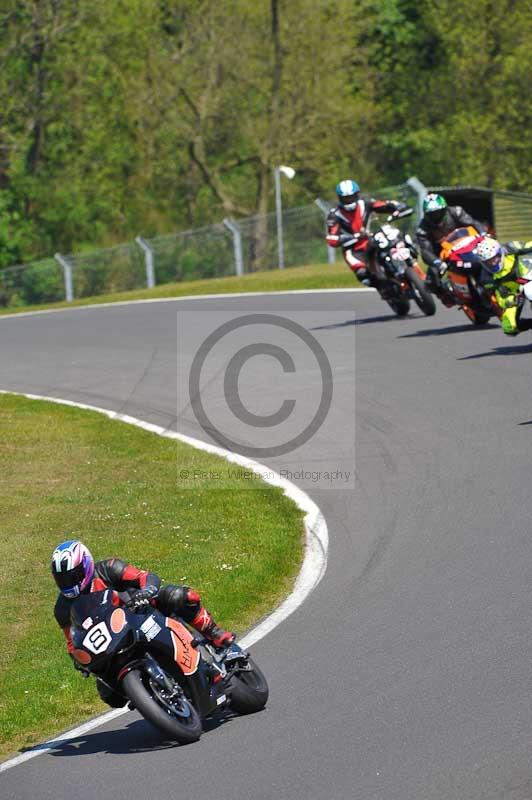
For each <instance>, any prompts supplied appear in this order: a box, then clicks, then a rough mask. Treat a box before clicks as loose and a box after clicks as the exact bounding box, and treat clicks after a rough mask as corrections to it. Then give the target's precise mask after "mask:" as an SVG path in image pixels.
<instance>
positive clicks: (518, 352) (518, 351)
mask: <svg viewBox="0 0 532 800" xmlns="http://www.w3.org/2000/svg"><path fill="white" fill-rule="evenodd" d="M530 353H532V344H530V343H528V344H523V345H512V346H510V347H494V348H493V349H492V350H487V351H486V352H485V353H473V354H471V355H470V356H462V357H461V358H458V359H457V361H472V360H473V359H476V358H490V357H491V356H526V355H529V354H530Z"/></svg>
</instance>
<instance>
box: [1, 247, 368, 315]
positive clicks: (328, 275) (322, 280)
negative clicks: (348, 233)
mask: <svg viewBox="0 0 532 800" xmlns="http://www.w3.org/2000/svg"><path fill="white" fill-rule="evenodd" d="M359 286H360V284H359V282H358V281H357V280H356V279H355V278H354V277H353V275H352V274H351V271H350V270H349V269H348V268H347V266H346V265H345V264H344V263H343V260H342V261H341V262H340V259H339V260H338V263H336V264H315V265H312V266H307V267H290V268H288V269H284V270H280V269H275V270H271V271H269V272H254V273H252V274H250V275H244V276H242V277H241V278H239V277H236V276H235V277H229V278H210V279H209V280H203V281H186V282H182V283H165V284H161V285H160V286H156V287H155V288H154V289H136V290H132V291H129V292H118V293H116V294H105V295H99V296H98V297H85V298H83V299H81V300H75V301H74V302H73V303H50V304H47V305H38V306H20V307H19V308H4V309H1V310H0V314H17V313H20V312H24V311H39V310H41V311H42V310H43V309H47V308H72V307H73V306H87V305H94V304H98V303H114V302H118V301H121V300H145V299H148V298H157V297H185V296H187V295H202V294H226V293H227V294H232V293H235V292H276V291H282V290H287V289H354V288H357V287H359Z"/></svg>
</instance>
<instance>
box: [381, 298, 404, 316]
mask: <svg viewBox="0 0 532 800" xmlns="http://www.w3.org/2000/svg"><path fill="white" fill-rule="evenodd" d="M386 302H387V303H388V305H389V306H390V308H391V309H392V311H393V312H394V313H395V314H397V316H398V317H406V315H407V314H408V312H409V311H410V302H409V301H408V300H406V299H401V300H396V299H390V300H388V299H387V300H386Z"/></svg>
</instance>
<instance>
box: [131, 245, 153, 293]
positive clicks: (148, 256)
mask: <svg viewBox="0 0 532 800" xmlns="http://www.w3.org/2000/svg"><path fill="white" fill-rule="evenodd" d="M135 242H136V243H137V244H138V246H139V247H140V248H141V250H142V251H143V252H144V264H145V265H146V286H147V287H148V289H153V287H154V286H155V269H154V267H153V250H152V248H151V247H150V245H149V244H148V242H147V241H146V239H143V238H142V236H136V237H135Z"/></svg>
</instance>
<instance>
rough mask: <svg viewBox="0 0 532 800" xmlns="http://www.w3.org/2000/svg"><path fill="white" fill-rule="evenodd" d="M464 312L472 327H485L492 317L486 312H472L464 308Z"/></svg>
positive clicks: (470, 309)
mask: <svg viewBox="0 0 532 800" xmlns="http://www.w3.org/2000/svg"><path fill="white" fill-rule="evenodd" d="M464 312H465V315H466V317H467V318H468V319H469V320H471V322H472V323H473V325H487V323H488V322H489V321H490V319H491V316H492V315H491V314H488V313H487V312H486V311H473V309H472V308H464Z"/></svg>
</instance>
